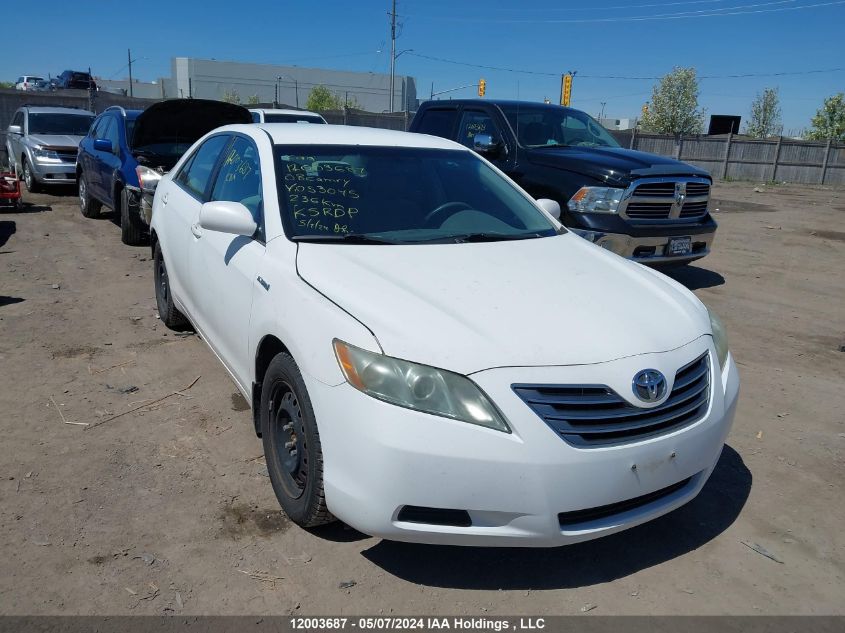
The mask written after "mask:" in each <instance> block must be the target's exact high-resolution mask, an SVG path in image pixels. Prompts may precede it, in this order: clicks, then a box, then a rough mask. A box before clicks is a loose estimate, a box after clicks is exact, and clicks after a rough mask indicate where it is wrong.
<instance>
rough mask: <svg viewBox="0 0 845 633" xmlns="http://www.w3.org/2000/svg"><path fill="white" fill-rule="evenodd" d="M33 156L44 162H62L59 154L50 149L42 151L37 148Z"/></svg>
mask: <svg viewBox="0 0 845 633" xmlns="http://www.w3.org/2000/svg"><path fill="white" fill-rule="evenodd" d="M32 154H33V156H35V160H38V161H44V162H61V159H60V158H59V154H58V153H57V152H54V151H53V150H49V149H40V148H37V147H36V148H35V149H33V150H32Z"/></svg>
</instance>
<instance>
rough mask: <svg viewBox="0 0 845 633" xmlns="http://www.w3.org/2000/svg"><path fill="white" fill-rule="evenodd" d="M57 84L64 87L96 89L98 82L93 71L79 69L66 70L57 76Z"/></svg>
mask: <svg viewBox="0 0 845 633" xmlns="http://www.w3.org/2000/svg"><path fill="white" fill-rule="evenodd" d="M56 86H57V87H58V88H64V89H75V90H89V89H90V90H96V89H97V84H96V83H95V82H94V78H93V77H91V73H86V72H81V71H78V70H66V71H64V72H63V73H62V74H61V75H59V76H58V77H56Z"/></svg>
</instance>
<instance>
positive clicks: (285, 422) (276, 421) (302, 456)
mask: <svg viewBox="0 0 845 633" xmlns="http://www.w3.org/2000/svg"><path fill="white" fill-rule="evenodd" d="M269 414H270V424H271V425H274V427H275V428H276V430H277V431H278V433H274V442H273V444H274V446H273V448H274V451H275V453H276V456H277V458H278V462H279V465H280V473H281V475H282V481H281V482H280V483H281V484H282V487H283V488H284V490H285V494H287V496H289V497H290V498H291V499H298V498H299V497H301V496H302V495H303V493H304V492H305V488H306V486H307V485H308V445H307V443H306V441H305V427H304V425H303V422H302V409H301V408H300V406H299V400H298V398H297V397H296V395H295V394H294V391H293V387H291V386H290V385H289V384H288V383H286V382H284V381H278V382H276V383H275V384H274V385H273V387H272V391H271V393H270V404H269Z"/></svg>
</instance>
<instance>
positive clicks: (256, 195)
mask: <svg viewBox="0 0 845 633" xmlns="http://www.w3.org/2000/svg"><path fill="white" fill-rule="evenodd" d="M211 199H212V200H228V201H230V202H240V203H241V204H243V205H244V206H245V207H246V208H247V209H249V211H250V213H252V218H253V219H254V220H255V223H256V224H257V225H258V233H257V234H256V237H258V238H259V239H264V217H263V207H264V205H263V197H262V195H261V164H260V163H259V161H258V148H256V147H255V145H254V144H253V143H252V141H250V140H249V139H246V138H244V137H242V136H236V137H235V140H234V142H233V143H232V144H231V145H230V146H229V148H228V149H227V150H226V153H225V156H224V158H223V162H222V163H221V165H220V171H219V172H218V173H217V180H216V181H215V183H214V189H213V190H212V192H211Z"/></svg>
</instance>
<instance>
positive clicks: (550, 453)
mask: <svg viewBox="0 0 845 633" xmlns="http://www.w3.org/2000/svg"><path fill="white" fill-rule="evenodd" d="M705 351H707V352H708V353H709V355H710V361H711V367H713V368H714V373H713V376H712V394H711V400H710V405H709V408H708V411H707V413H706V415H705V416H704V417H703V418H702V419H701V420H699V421H697V422H694V423H693V424H691V425H689V426H686V427H684V428H681V429H679V430H676V431H673V432H670V433H667V434H665V435H662V436H657V437H650V438H647V439H642V440H640V441H632V442H630V443H626V444H619V445H613V446H603V447H593V448H576V447H574V446H572V445H570V444H568V443H567V442H565V441H564V440H563V439H561V438H560V437H559V436H557V435H556V433H555V432H554V431H552V429H551V428H549V427H548V426H547V425H546V424H545V422H543V420H541V419H540V418H539V417H538V416H537V415H536V414H535V413H534V412H533V411H532V410H531V409H529V408H528V406H527V405H526V404H525V403H524V402H523V401H522V400H521V399H520V398H519V397H518V396H517V395H516V394H515V393H514V391H513V390H512V388H511V385H512V384H514V383H534V384H537V383H547V384H596V383H598V384H606V385H608V386H610V387H611V388H613V389H614V390H616V391H617V392H618V393H619V394H623V393H626V392H630V385H631V377H632V376H633V375H634V374H635V373H636V372H637V371H639V370H641V369H642V368H643V367H651V368H655V369H659V370H661V371H663V372H664V374H665V375H666V376H667V377H668V376H674V372H675V370H677V369H678V368H679V367H681V366H683V365H684V364H685V363H687V362H689V361H690V360H691V359H693V358H696V357H697V356H700V355H701V354H702V353H703V352H705ZM718 367H719V365H718V360H717V359H716V354H715V350H714V349H713V344H712V339H711V337H709V336H703V337H701V338H700V339H697V340H696V341H693V342H692V343H690V344H688V345H686V346H684V347H682V348H680V349H677V350H673V351H671V352H666V353H662V354H645V355H641V356H635V357H631V358H624V359H619V360H616V361H612V362H608V363H600V364H596V365H585V366H561V367H525V368H513V367H511V368H501V369H491V370H486V371H483V372H479V373H476V374H473V375H472V376H471V378H472V379H473V380H474V381H475V382H476V383H477V384H478V385H479V386H480V387H481V388H482V389H483V390H484V391H485V392H486V393H487V394H488V395H489V396H490V397H491V398H492V399H493V401H494V402H495V403H496V405H497V406H498V407H499V408H500V410H501V411H502V413H503V414H504V415H505V417H506V419H507V420H508V422H509V424H510V425H511V428H512V430H513V433H511V434H506V433H502V432H499V431H493V430H489V429H486V428H483V427H478V426H473V425H471V424H467V423H464V422H457V421H453V420H448V419H445V418H440V417H436V416H431V415H427V414H423V413H419V412H415V411H411V410H408V409H403V408H400V407H396V406H392V405H389V404H386V403H383V402H380V401H378V400H375V399H373V398H370V397H369V396H366V395H364V394H362V393H361V392H359V391H357V390H356V389H354V388H353V387H351V386H350V385H348V384H345V383H344V384H342V385H339V386H336V387H331V386H327V385H325V384H323V383H320V382H318V381H316V380H314V379H312V378H310V377H309V376H307V375H306V376H305V380H306V383H307V386H308V389H309V393H310V395H311V402H312V404H313V406H314V411H315V414H316V416H317V422H318V425H319V427H320V436H321V441H322V447H323V455H324V469H325V470H324V476H325V492H326V502H327V504H328V507H329V510H331V512H332V513H334V514H335V516H337V517H338V518H340V519H341V520H343V521H345V522H346V523H348V524H349V525H351V526H352V527H354V528H356V529H358V530H360V531H362V532H365V533H367V534H371V535H374V536H379V537H383V538H387V539H391V540H398V541H413V542H422V543H439V544H454V545H483V546H524V547H550V546H557V545H566V544H570V543H576V542H579V541H584V540H588V539H593V538H598V537H600V536H605V535H608V534H612V533H614V532H618V531H620V530H623V529H626V528H629V527H633V526H635V525H638V524H640V523H643V522H646V521H649V520H651V519H654V518H656V517H658V516H660V515H663V514H665V513H667V512H670V511H671V510H673V509H675V508H677V507H679V506H681V505H683V504H684V503H686V502H688V501H690V500H691V499H692V498H694V497H695V496H696V495H697V494H698V492H699V491H700V490H701V488H702V487H703V486H704V484H705V482H706V481H707V478H708V477H709V476H710V473H711V472H712V470H713V467H714V466H715V464H716V462H717V460H718V458H719V455H720V453H721V450H722V446H723V445H724V442H725V438H726V437H727V434H728V432H729V431H730V428H731V424H732V422H733V417H734V412H735V408H736V399H737V393H738V388H739V381H738V377H737V372H736V367H735V365H734V364H733V361H732V360H730V361H729V362H728V365H727V366H726V368H725V370H724V372H720V371H719V369H718ZM720 374H721V375H720ZM625 397H627V396H625ZM631 399H632V400H633V395H631ZM635 464H636V468H632V466H634V465H635ZM686 480H688V481H687V483H686V484H685V485H684V486H682V487H680V488H677V489H674V490H672V491H671V492H670V493H669V494H666V495H663V496H661V497H659V498H658V499H657V500H654V501H651V502H648V503H644V504H642V505H639V506H637V507H634V508H629V509H623V510H622V511H620V512H618V513H615V514H610V515H609V516H608V515H606V516H603V517H602V518H598V519H595V520H587V521H584V522H582V523H576V524H571V523H566V524H565V525H562V524H561V521H560V519H559V517H558V515H559V514H560V513H567V512H575V511H581V510H586V509H591V508H600V507H603V506H608V505H612V504H618V503H620V502H624V501H627V500H631V499H636V498H639V497H643V496H644V495H649V494H650V493H654V492H655V491H658V490H663V489H666V488H668V487H671V486H674V485H675V484H678V483H679V482H682V481H686ZM404 506H419V507H423V508H437V509H451V510H462V511H466V512H467V513H468V515H469V517H470V519H471V521H470V525H468V526H463V527H462V526H457V525H445V524H434V523H419V522H410V521H406V520H399V513H400V511H401V510H402V508H403V507H404Z"/></svg>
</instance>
